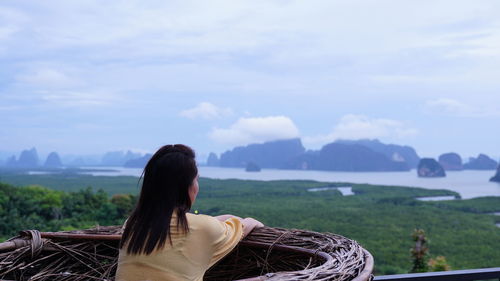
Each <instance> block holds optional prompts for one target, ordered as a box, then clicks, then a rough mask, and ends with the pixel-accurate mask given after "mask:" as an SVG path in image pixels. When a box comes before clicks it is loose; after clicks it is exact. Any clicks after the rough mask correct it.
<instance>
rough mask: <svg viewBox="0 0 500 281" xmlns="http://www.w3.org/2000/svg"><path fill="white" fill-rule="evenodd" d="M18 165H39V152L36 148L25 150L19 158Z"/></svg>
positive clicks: (26, 166)
mask: <svg viewBox="0 0 500 281" xmlns="http://www.w3.org/2000/svg"><path fill="white" fill-rule="evenodd" d="M15 166H16V167H22V168H34V167H37V166H38V152H37V151H36V148H34V147H33V148H32V149H30V150H23V151H22V152H21V155H20V156H19V159H18V160H17V162H16V164H15Z"/></svg>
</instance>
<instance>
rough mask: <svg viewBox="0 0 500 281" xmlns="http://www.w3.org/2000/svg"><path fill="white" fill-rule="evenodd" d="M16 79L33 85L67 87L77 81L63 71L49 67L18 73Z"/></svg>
mask: <svg viewBox="0 0 500 281" xmlns="http://www.w3.org/2000/svg"><path fill="white" fill-rule="evenodd" d="M17 80H18V81H19V82H24V83H29V84H33V85H34V86H42V87H51V88H62V87H68V86H73V85H76V84H77V83H78V82H77V81H76V80H75V79H73V78H71V77H69V76H68V75H66V74H65V73H63V72H61V71H58V70H55V69H50V68H45V69H38V70H36V71H34V72H33V73H30V74H25V75H20V76H18V77H17Z"/></svg>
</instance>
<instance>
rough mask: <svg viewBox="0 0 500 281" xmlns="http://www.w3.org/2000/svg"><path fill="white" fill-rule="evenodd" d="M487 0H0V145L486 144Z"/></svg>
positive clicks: (493, 69)
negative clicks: (350, 141) (366, 140)
mask: <svg viewBox="0 0 500 281" xmlns="http://www.w3.org/2000/svg"><path fill="white" fill-rule="evenodd" d="M499 77H500V1H497V0H491V1H485V0H477V1H460V0H458V1H457V0H446V1H441V0H432V1H428V0H414V1H408V0H390V1H389V0H363V1H360V0H349V1H336V0H307V1H293V0H264V1H260V0H252V1H240V0H212V1H203V0H200V1H191V0H182V1H166V0H162V1H144V0H141V1H96V0H74V1H65V0H47V1H35V0H32V1H28V0H12V1H11V0H3V1H1V2H0V158H2V155H3V157H4V158H6V157H7V156H6V155H9V154H13V153H15V154H17V155H18V154H19V153H20V151H21V150H23V149H28V148H31V147H36V148H37V150H38V151H39V153H40V154H41V155H44V154H45V155H46V154H48V153H49V152H51V151H57V152H59V153H61V154H82V155H96V154H102V153H104V152H107V151H116V150H128V149H131V150H134V151H137V152H153V151H155V150H156V149H157V148H158V147H160V146H161V145H164V144H169V143H185V144H188V145H190V146H192V147H193V148H194V149H195V150H196V152H197V153H198V155H199V157H200V158H206V157H207V155H208V153H209V152H216V153H218V154H220V153H222V152H224V151H226V150H228V149H231V148H233V147H234V146H239V145H246V144H249V143H261V142H265V141H271V140H276V139H287V138H295V137H300V138H301V139H302V142H303V144H304V146H305V147H306V148H307V149H320V148H321V147H322V146H323V145H325V144H327V143H330V142H332V141H334V140H336V139H361V138H369V139H374V138H377V139H379V140H381V141H382V142H384V143H395V144H401V145H410V146H412V147H414V148H415V149H416V151H417V153H418V154H419V155H420V156H421V157H437V156H439V155H440V154H441V153H445V152H450V151H454V152H458V153H460V154H461V155H462V157H463V158H467V157H470V156H477V154H479V153H486V154H488V155H490V156H492V157H496V158H497V160H498V157H500V148H499V144H500V130H499V124H500V79H499Z"/></svg>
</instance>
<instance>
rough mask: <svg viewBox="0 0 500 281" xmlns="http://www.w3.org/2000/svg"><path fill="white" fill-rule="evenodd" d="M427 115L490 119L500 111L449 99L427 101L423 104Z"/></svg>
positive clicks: (498, 114)
mask: <svg viewBox="0 0 500 281" xmlns="http://www.w3.org/2000/svg"><path fill="white" fill-rule="evenodd" d="M425 110H426V111H427V112H428V113H437V114H445V115H450V116H460V117H491V116H500V110H499V109H496V108H491V107H487V106H481V107H478V106H474V105H470V104H465V103H463V102H461V101H458V100H455V99H449V98H440V99H433V100H428V101H427V102H426V103H425Z"/></svg>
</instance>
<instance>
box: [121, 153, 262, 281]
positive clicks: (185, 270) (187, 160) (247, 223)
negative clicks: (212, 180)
mask: <svg viewBox="0 0 500 281" xmlns="http://www.w3.org/2000/svg"><path fill="white" fill-rule="evenodd" d="M194 158H195V154H194V152H193V150H192V149H191V148H189V147H187V146H185V145H182V144H176V145H166V146H163V147H162V148H160V149H159V150H158V151H157V152H156V153H155V154H154V155H153V156H152V157H151V159H150V160H149V162H148V164H147V165H146V167H145V168H144V179H143V183H142V188H141V194H140V197H139V201H138V203H137V206H136V207H135V210H134V211H133V212H132V214H131V215H130V217H129V218H128V220H127V222H126V224H125V230H124V232H123V236H122V240H121V243H120V253H119V258H118V269H117V272H116V280H118V281H121V280H122V281H135V280H155V281H156V280H203V275H204V274H205V271H206V270H207V269H208V268H209V267H210V266H212V265H213V264H215V263H216V262H217V261H218V260H220V259H221V258H223V257H224V256H225V255H227V254H228V253H229V252H230V251H231V250H232V249H233V248H234V247H235V246H236V245H237V244H238V242H239V241H240V240H241V239H242V238H243V237H245V236H246V235H247V234H248V233H250V231H252V229H253V228H255V227H260V226H263V224H262V223H260V222H259V221H257V220H255V219H252V218H246V219H241V218H239V217H236V216H232V215H223V216H219V217H211V216H206V215H194V214H190V213H188V211H189V210H190V208H191V206H192V204H193V203H194V201H195V200H196V196H197V194H198V189H199V187H198V169H197V167H196V162H195V159H194Z"/></svg>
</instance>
